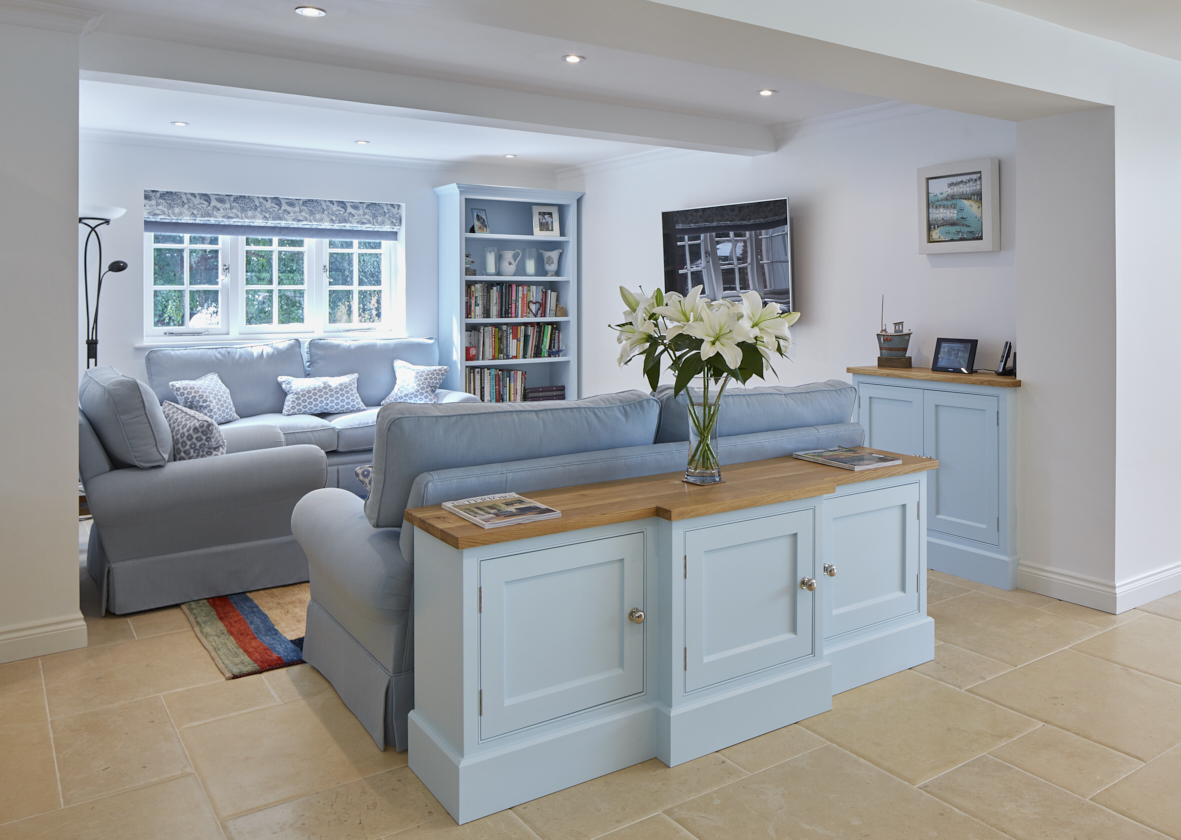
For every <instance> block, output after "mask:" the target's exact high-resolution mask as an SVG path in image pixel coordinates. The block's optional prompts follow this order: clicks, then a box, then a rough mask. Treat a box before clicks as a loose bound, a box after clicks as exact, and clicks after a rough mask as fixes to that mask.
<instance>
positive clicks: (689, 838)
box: [603, 814, 694, 840]
mask: <svg viewBox="0 0 1181 840" xmlns="http://www.w3.org/2000/svg"><path fill="white" fill-rule="evenodd" d="M603 840H694V838H693V835H692V834H690V833H689V832H687V831H685V829H683V828H681V826H680V825H678V824H677V823H676V822H675V821H674V820H673V819H672V818H671V817H668V816H665V815H664V814H657V815H656V816H654V817H648V819H646V820H640V821H639V822H638V823H632V824H631V825H629V826H625V827H624V828H621V829H619V830H618V831H612V832H611V833H610V834H604V835H603Z"/></svg>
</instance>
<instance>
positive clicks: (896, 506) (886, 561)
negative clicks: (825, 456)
mask: <svg viewBox="0 0 1181 840" xmlns="http://www.w3.org/2000/svg"><path fill="white" fill-rule="evenodd" d="M918 501H919V486H918V484H905V485H903V486H901V487H887V488H885V489H883V490H871V491H869V492H866V493H854V494H852V495H849V496H838V497H837V498H834V499H828V500H826V501H825V502H824V520H825V528H826V530H825V561H826V562H827V563H829V564H832V565H834V566H836V575H834V576H832V577H829V576H827V575H824V576H822V577H821V578H820V585H821V587H822V588H823V589H824V598H825V604H826V609H827V613H826V614H825V617H824V636H825V638H832V637H833V636H839V635H841V634H842V633H848V632H850V631H852V630H860V629H861V628H862V627H868V626H869V625H871V624H877V623H878V622H880V621H888V620H889V619H891V618H897V617H898V616H900V615H906V614H907V613H912V612H916V611H917V610H918V608H919V587H918V573H919V540H920V539H921V538H922V537H921V535H920V534H919V510H918ZM822 571H823V570H822Z"/></svg>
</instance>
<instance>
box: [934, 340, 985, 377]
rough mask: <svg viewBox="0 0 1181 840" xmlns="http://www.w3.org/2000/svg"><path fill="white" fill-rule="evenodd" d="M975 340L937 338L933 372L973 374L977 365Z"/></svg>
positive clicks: (976, 342) (976, 341)
mask: <svg viewBox="0 0 1181 840" xmlns="http://www.w3.org/2000/svg"><path fill="white" fill-rule="evenodd" d="M978 343H979V342H978V339H975V338H937V339H935V353H934V354H933V355H932V357H931V370H939V371H943V372H944V373H971V372H972V370H973V365H975V364H976V345H977V344H978Z"/></svg>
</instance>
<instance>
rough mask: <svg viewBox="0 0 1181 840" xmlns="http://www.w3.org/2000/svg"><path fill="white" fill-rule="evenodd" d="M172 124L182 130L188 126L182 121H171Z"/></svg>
mask: <svg viewBox="0 0 1181 840" xmlns="http://www.w3.org/2000/svg"><path fill="white" fill-rule="evenodd" d="M172 124H173V125H175V126H176V127H177V128H184V127H185V126H186V125H188V123H187V122H185V121H184V120H173V121H172Z"/></svg>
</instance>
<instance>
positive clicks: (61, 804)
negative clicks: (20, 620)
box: [37, 657, 66, 810]
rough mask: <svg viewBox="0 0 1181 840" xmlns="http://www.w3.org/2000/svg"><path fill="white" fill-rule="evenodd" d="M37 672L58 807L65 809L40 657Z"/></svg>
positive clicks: (47, 692) (47, 690)
mask: <svg viewBox="0 0 1181 840" xmlns="http://www.w3.org/2000/svg"><path fill="white" fill-rule="evenodd" d="M37 672H38V673H39V674H40V675H41V698H42V699H43V700H44V701H45V728H46V729H48V730H49V753H50V755H52V756H53V776H54V778H55V779H57V801H58V807H59V808H62V809H63V810H64V809H65V807H66V799H65V797H64V796H63V795H62V774H61V770H60V769H59V768H58V766H57V742H56V741H54V738H53V718H52V717H50V716H49V689H48V688H47V687H46V685H45V668H44V666H42V664H41V657H37Z"/></svg>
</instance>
